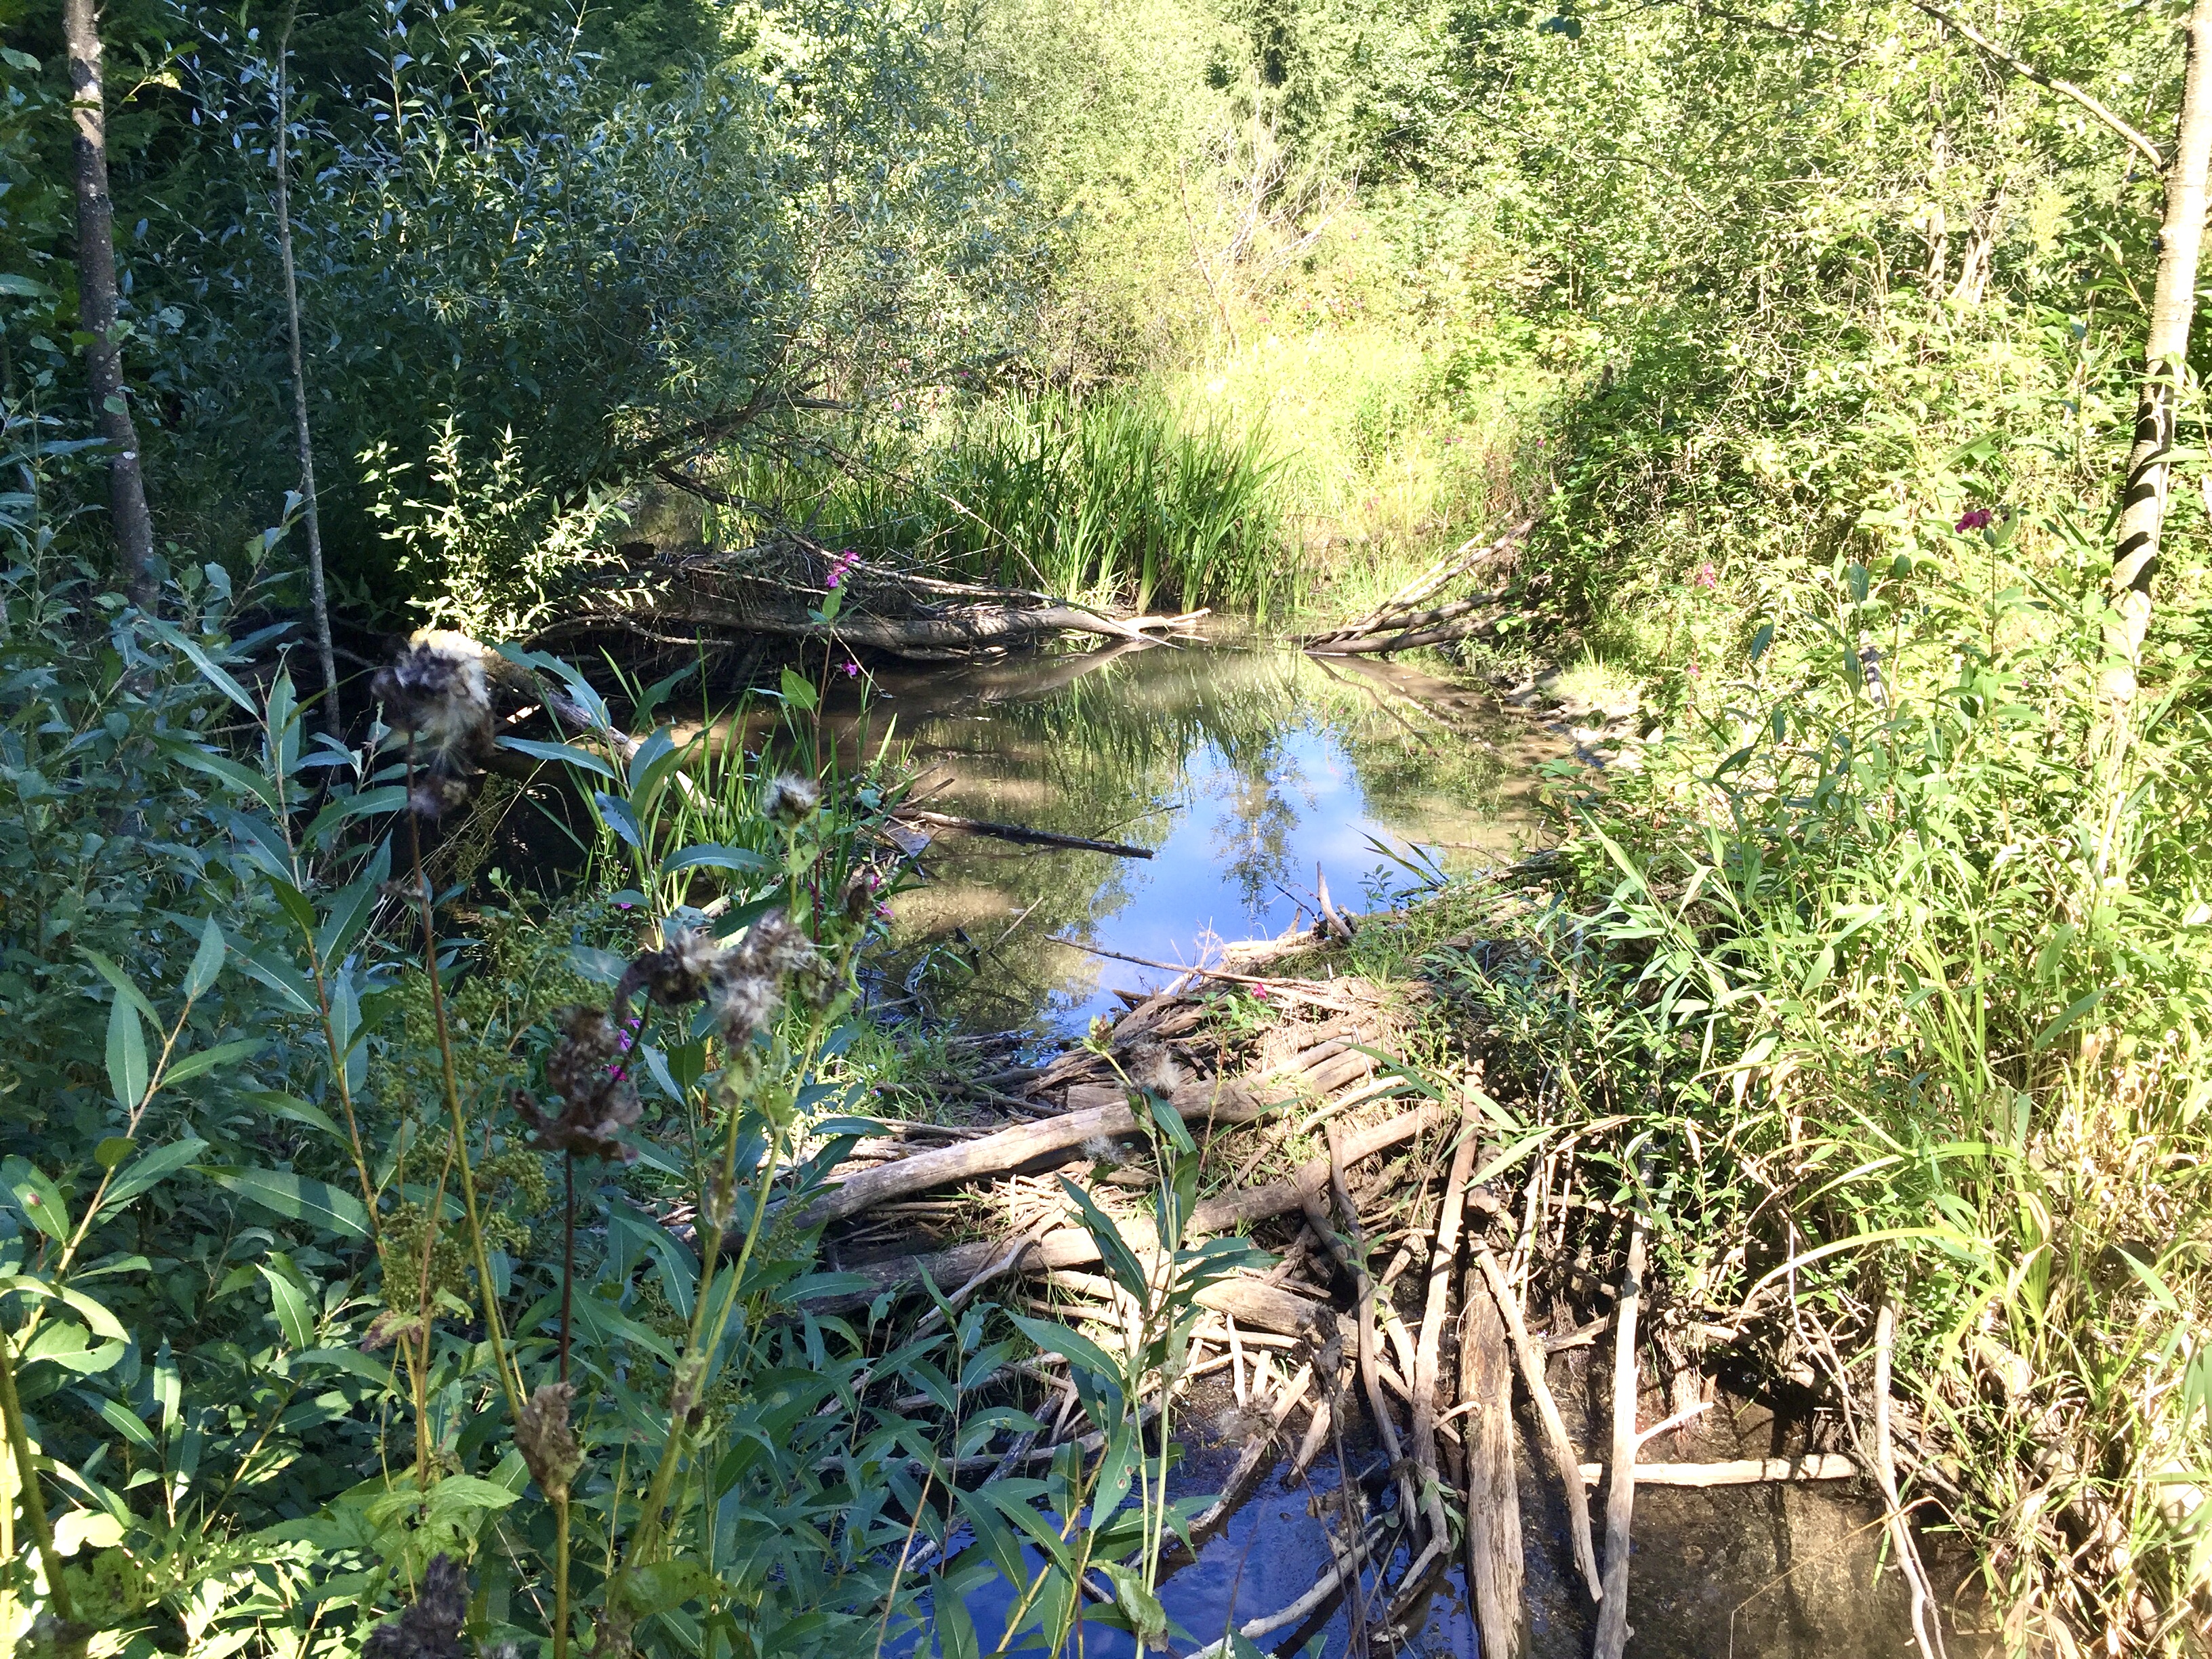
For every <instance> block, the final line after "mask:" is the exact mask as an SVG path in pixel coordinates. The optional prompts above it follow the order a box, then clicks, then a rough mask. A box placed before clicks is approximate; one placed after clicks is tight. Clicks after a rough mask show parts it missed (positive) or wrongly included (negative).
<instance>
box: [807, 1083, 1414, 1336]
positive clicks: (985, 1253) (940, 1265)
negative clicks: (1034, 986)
mask: <svg viewBox="0 0 2212 1659" xmlns="http://www.w3.org/2000/svg"><path fill="white" fill-rule="evenodd" d="M1443 1117H1444V1108H1443V1107H1442V1106H1436V1105H1429V1106H1422V1107H1419V1108H1417V1109H1414V1110H1413V1111H1410V1112H1405V1113H1401V1114H1400V1115H1398V1116H1396V1117H1394V1118H1391V1119H1389V1121H1386V1122H1383V1123H1378V1124H1376V1126H1375V1127H1373V1128H1371V1129H1358V1130H1354V1131H1352V1133H1349V1134H1346V1136H1345V1137H1344V1141H1343V1152H1344V1157H1345V1160H1346V1162H1347V1163H1352V1164H1356V1163H1358V1162H1359V1161H1360V1160H1361V1159H1362V1158H1372V1157H1373V1156H1374V1155H1375V1154H1376V1153H1377V1152H1383V1151H1387V1150H1388V1149H1389V1148H1390V1147H1392V1146H1397V1145H1398V1144H1399V1143H1400V1142H1401V1141H1405V1140H1410V1139H1413V1137H1414V1136H1415V1135H1417V1134H1419V1133H1422V1132H1423V1131H1424V1130H1425V1129H1427V1128H1430V1127H1433V1126H1435V1125H1437V1124H1440V1123H1442V1122H1443ZM1051 1121H1053V1122H1055V1123H1059V1122H1065V1121H1066V1117H1065V1116H1063V1117H1060V1118H1055V1119H1053V1120H1051ZM1037 1127H1043V1126H1037ZM963 1144H964V1145H966V1146H982V1145H983V1144H984V1143H983V1142H982V1141H980V1140H978V1141H968V1142H965V1143H963ZM923 1156H928V1155H927V1154H923ZM912 1161H913V1160H911V1159H904V1158H902V1159H901V1160H900V1162H901V1163H910V1162H912ZM884 1167H885V1168H890V1167H894V1166H890V1165H885V1166H884ZM868 1173H869V1174H870V1175H873V1174H874V1171H873V1170H870V1171H868ZM1327 1179H1328V1158H1325V1157H1324V1158H1314V1159H1312V1160H1310V1162H1308V1163H1306V1164H1302V1165H1301V1166H1300V1167H1299V1169H1298V1170H1297V1173H1296V1174H1295V1175H1293V1176H1290V1177H1288V1178H1287V1179H1285V1180H1282V1181H1271V1182H1268V1183H1267V1185H1265V1186H1262V1187H1252V1188H1246V1189H1245V1190H1243V1191H1242V1192H1227V1193H1223V1194H1219V1195H1218V1196H1217V1197H1214V1198H1210V1199H1208V1200H1206V1202H1205V1203H1203V1204H1201V1205H1200V1206H1198V1207H1197V1208H1196V1209H1195V1210H1194V1211H1192V1212H1191V1217H1190V1225H1189V1226H1188V1228H1187V1229H1186V1231H1187V1234H1188V1237H1192V1238H1200V1237H1206V1236H1208V1235H1210V1234H1214V1233H1225V1232H1232V1231H1235V1230H1236V1229H1237V1228H1238V1227H1240V1226H1244V1225H1249V1224H1251V1223H1253V1222H1255V1221H1263V1220H1266V1219H1267V1218H1269V1217H1272V1216H1279V1215H1284V1214H1286V1213H1288V1212H1290V1211H1292V1210H1295V1209H1297V1208H1298V1207H1299V1206H1300V1204H1301V1203H1302V1202H1303V1194H1304V1191H1305V1189H1306V1188H1307V1187H1308V1186H1309V1185H1310V1184H1316V1183H1318V1182H1322V1181H1326V1180H1327ZM1124 1237H1127V1239H1128V1241H1129V1243H1130V1244H1131V1246H1132V1248H1137V1249H1146V1248H1150V1247H1151V1241H1152V1223H1151V1222H1150V1220H1149V1219H1147V1220H1146V1221H1144V1222H1143V1223H1141V1224H1139V1223H1136V1222H1132V1223H1130V1224H1129V1225H1128V1226H1127V1229H1126V1231H1125V1233H1124ZM1008 1242H1009V1241H1007V1240H1006V1239H1004V1238H994V1239H982V1240H979V1241H978V1242H977V1243H973V1244H956V1245H954V1246H953V1247H952V1248H951V1249H946V1250H939V1251H937V1252H936V1253H934V1254H933V1255H909V1256H901V1257H897V1258H896V1259H894V1260H892V1261H877V1262H869V1263H865V1264H863V1265H861V1266H860V1267H855V1268H854V1269H853V1271H854V1273H858V1274H859V1275H860V1276H861V1277H862V1278H864V1279H867V1280H869V1284H868V1285H867V1286H866V1288H865V1289H863V1290H859V1291H846V1292H843V1293H842V1294H839V1295H835V1296H823V1297H816V1298H814V1299H813V1300H811V1301H810V1302H809V1303H808V1304H807V1306H808V1307H809V1309H810V1310H812V1311H813V1312H815V1313H817V1314H820V1315H829V1314H837V1313H851V1312H854V1311H855V1310H858V1309H861V1308H865V1307H866V1306H867V1305H868V1304H869V1303H870V1302H872V1300H874V1298H875V1297H878V1296H880V1295H881V1294H883V1292H884V1291H907V1290H918V1289H920V1288H921V1283H922V1281H923V1280H924V1279H927V1280H928V1281H929V1282H930V1283H931V1284H933V1285H938V1286H939V1287H940V1288H950V1287H951V1286H954V1285H962V1284H964V1283H966V1282H967V1281H968V1280H969V1279H970V1278H972V1277H974V1276H975V1273H978V1272H980V1271H981V1269H982V1268H983V1267H987V1265H989V1264H990V1263H991V1262H993V1261H996V1260H997V1259H998V1257H999V1256H1000V1254H1001V1253H1002V1252H1003V1251H1004V1250H1005V1249H1006V1245H1007V1243H1008ZM1097 1260H1098V1243H1097V1240H1096V1239H1094V1238H1092V1237H1091V1234H1090V1232H1089V1231H1088V1230H1087V1229H1085V1228H1083V1227H1078V1226H1069V1227H1063V1228H1060V1229H1058V1230H1057V1231H1053V1232H1049V1233H1047V1234H1046V1235H1045V1236H1044V1237H1043V1238H1042V1240H1041V1241H1039V1243H1038V1244H1037V1247H1036V1252H1035V1254H1034V1255H1028V1254H1025V1255H1024V1257H1023V1259H1022V1264H1021V1265H1022V1267H1023V1270H1024V1272H1034V1271H1037V1270H1040V1269H1049V1268H1054V1267H1081V1266H1083V1265H1085V1263H1087V1262H1092V1261H1097Z"/></svg>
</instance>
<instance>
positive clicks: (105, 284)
mask: <svg viewBox="0 0 2212 1659" xmlns="http://www.w3.org/2000/svg"><path fill="white" fill-rule="evenodd" d="M62 27H63V32H64V34H65V35H66V36H67V39H68V45H69V67H70V126H71V134H70V180H71V183H72V185H74V186H75V190H76V283H77V319H78V325H79V326H80V327H81V328H82V329H83V331H84V332H85V333H86V334H87V335H88V336H90V338H89V340H88V342H87V343H86V345H85V348H84V362H85V375H86V378H87V380H88V381H89V382H90V383H91V389H92V418H93V422H94V425H95V426H96V427H97V428H99V431H100V436H101V437H103V438H105V439H106V440H107V443H108V448H109V454H108V458H107V507H108V516H109V518H110V520H112V523H113V525H114V527H115V550H116V571H117V574H118V575H120V576H121V577H122V579H123V591H124V592H125V595H126V596H127V597H128V598H129V599H130V600H131V604H133V605H137V606H138V607H139V608H140V609H142V610H150V609H152V608H153V605H154V603H155V598H156V597H157V592H158V583H157V582H156V580H155V574H154V520H153V515H152V514H151V513H149V512H148V511H147V510H146V481H145V477H144V475H143V472H142V471H140V468H139V461H138V428H137V425H136V424H135V423H134V422H132V420H131V405H130V404H129V403H128V402H127V401H126V400H125V395H124V386H123V354H122V352H121V350H120V349H119V348H118V345H117V343H116V338H115V312H116V282H115V204H114V201H113V199H112V197H110V196H109V195H108V191H107V100H106V92H105V90H104V89H103V88H102V87H101V84H100V21H99V18H98V16H97V15H96V14H95V13H94V9H93V0H64V5H63V7H62Z"/></svg>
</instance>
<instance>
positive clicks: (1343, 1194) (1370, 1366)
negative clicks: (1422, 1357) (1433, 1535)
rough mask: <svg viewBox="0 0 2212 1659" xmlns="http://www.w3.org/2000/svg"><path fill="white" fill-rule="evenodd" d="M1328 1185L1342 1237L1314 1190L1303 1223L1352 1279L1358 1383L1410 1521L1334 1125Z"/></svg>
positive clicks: (1409, 1486) (1407, 1479) (1358, 1232)
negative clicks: (1330, 1247)
mask: <svg viewBox="0 0 2212 1659" xmlns="http://www.w3.org/2000/svg"><path fill="white" fill-rule="evenodd" d="M1328 1184H1329V1190H1330V1191H1331V1192H1333V1193H1334V1194H1335V1195H1336V1203H1337V1208H1338V1210H1339V1212H1340V1213H1341V1214H1342V1216H1343V1218H1344V1225H1345V1230H1346V1231H1345V1233H1344V1234H1343V1235H1342V1236H1339V1235H1338V1234H1336V1233H1335V1232H1334V1231H1331V1230H1330V1229H1329V1226H1328V1214H1327V1212H1324V1211H1323V1210H1322V1206H1321V1194H1320V1193H1319V1192H1318V1191H1317V1190H1313V1189H1309V1190H1308V1192H1307V1194H1306V1195H1305V1197H1306V1219H1307V1220H1309V1221H1310V1222H1312V1223H1313V1224H1314V1231H1316V1232H1323V1233H1326V1234H1327V1237H1328V1240H1329V1242H1330V1243H1331V1244H1332V1245H1333V1246H1334V1251H1335V1255H1336V1257H1337V1260H1338V1261H1341V1262H1342V1263H1343V1264H1344V1266H1345V1267H1346V1269H1347V1270H1348V1271H1349V1272H1350V1273H1351V1274H1352V1296H1353V1297H1354V1298H1355V1303H1354V1319H1353V1329H1354V1331H1355V1333H1356V1334H1357V1335H1358V1345H1359V1346H1358V1352H1359V1381H1360V1384H1361V1386H1362V1388H1363V1389H1364V1390H1365V1392H1366V1395H1367V1408H1368V1410H1370V1412H1372V1413H1374V1414H1375V1431H1376V1434H1377V1435H1379V1436H1381V1437H1382V1440H1383V1451H1384V1452H1385V1453H1386V1454H1388V1455H1389V1459H1390V1467H1391V1468H1393V1469H1395V1470H1396V1471H1397V1474H1398V1498H1399V1502H1400V1504H1401V1506H1402V1507H1401V1509H1400V1510H1399V1513H1400V1514H1401V1515H1407V1516H1410V1515H1412V1514H1413V1480H1412V1478H1411V1476H1409V1475H1408V1474H1407V1472H1406V1451H1405V1446H1404V1443H1402V1442H1401V1441H1400V1440H1399V1438H1398V1425H1397V1424H1396V1423H1395V1421H1393V1420H1392V1419H1391V1416H1390V1409H1389V1406H1388V1405H1387V1404H1385V1403H1384V1401H1383V1379H1382V1377H1381V1376H1379V1375H1377V1373H1376V1367H1375V1281H1374V1280H1373V1279H1370V1278H1369V1277H1368V1275H1367V1232H1366V1230H1365V1229H1364V1228H1363V1227H1362V1226H1361V1225H1359V1209H1358V1206H1357V1205H1355V1204H1354V1203H1353V1202H1352V1189H1351V1188H1349V1187H1348V1186H1346V1184H1345V1179H1344V1158H1343V1152H1342V1148H1341V1146H1340V1144H1339V1142H1338V1139H1337V1134H1336V1125H1334V1123H1332V1124H1330V1125H1329V1126H1328Z"/></svg>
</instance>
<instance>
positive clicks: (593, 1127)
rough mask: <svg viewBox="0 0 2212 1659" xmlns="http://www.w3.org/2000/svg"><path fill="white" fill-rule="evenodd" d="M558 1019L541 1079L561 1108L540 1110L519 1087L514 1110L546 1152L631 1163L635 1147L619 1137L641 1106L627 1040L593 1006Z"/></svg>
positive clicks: (571, 1012)
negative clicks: (557, 1030) (631, 1078)
mask: <svg viewBox="0 0 2212 1659" xmlns="http://www.w3.org/2000/svg"><path fill="white" fill-rule="evenodd" d="M561 1020H562V1028H563V1029H562V1035H561V1037H560V1039H559V1040H558V1041H557V1042H555V1043H554V1045H553V1052H552V1053H551V1054H549V1055H548V1056H547V1057H546V1060H545V1080H546V1081H547V1082H548V1083H550V1085H552V1087H553V1091H554V1092H555V1093H556V1094H557V1095H559V1096H560V1097H561V1109H560V1110H559V1111H558V1112H550V1113H549V1112H542V1111H540V1110H538V1107H537V1105H536V1103H534V1102H532V1100H531V1098H530V1097H529V1096H527V1095H526V1094H524V1093H523V1092H522V1091H520V1090H519V1089H518V1090H517V1091H515V1095H514V1108H515V1110H516V1112H517V1113H519V1114H520V1116H521V1118H522V1121H523V1122H524V1123H525V1124H526V1125H527V1126H528V1127H529V1129H530V1133H531V1137H532V1139H534V1140H535V1141H536V1142H537V1144H538V1146H541V1147H543V1148H544V1149H545V1150H546V1151H548V1152H574V1153H578V1154H580V1155H581V1156H583V1157H586V1158H618V1159H620V1160H621V1161H622V1162H623V1163H624V1164H628V1163H630V1162H632V1161H634V1160H635V1158H636V1157H637V1149H636V1148H635V1146H629V1144H628V1143H627V1142H626V1141H625V1140H624V1139H623V1132H624V1131H626V1130H628V1129H629V1128H630V1127H632V1126H633V1125H635V1123H636V1121H637V1120H638V1118H639V1116H640V1115H641V1113H642V1110H643V1109H642V1108H641V1107H640V1106H639V1104H638V1099H637V1090H636V1088H635V1086H634V1085H632V1084H631V1083H630V1081H629V1066H627V1065H626V1064H624V1063H623V1054H624V1051H625V1050H626V1049H627V1048H628V1047H629V1044H628V1042H625V1041H624V1039H623V1036H622V1035H621V1033H619V1032H617V1030H615V1028H614V1026H613V1025H612V1024H610V1023H609V1022H608V1019H607V1017H606V1015H605V1013H603V1012H601V1011H600V1010H599V1009H597V1008H569V1009H567V1010H565V1011H564V1012H562V1016H561Z"/></svg>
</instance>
